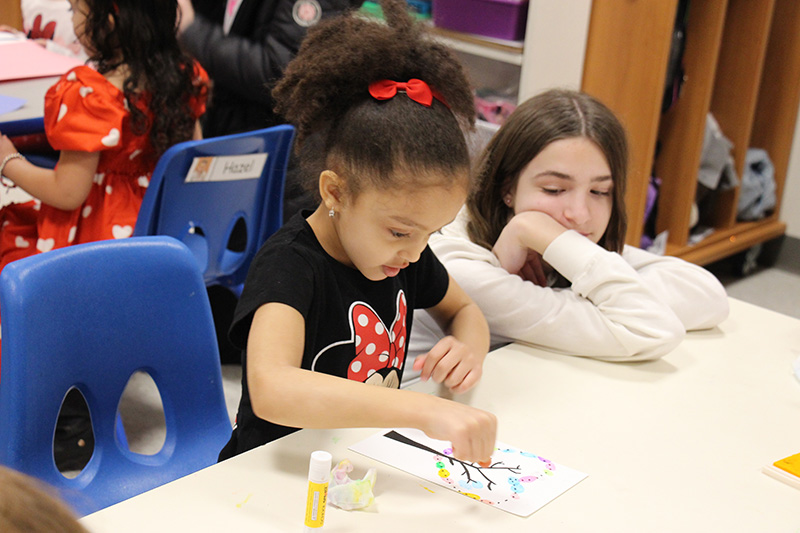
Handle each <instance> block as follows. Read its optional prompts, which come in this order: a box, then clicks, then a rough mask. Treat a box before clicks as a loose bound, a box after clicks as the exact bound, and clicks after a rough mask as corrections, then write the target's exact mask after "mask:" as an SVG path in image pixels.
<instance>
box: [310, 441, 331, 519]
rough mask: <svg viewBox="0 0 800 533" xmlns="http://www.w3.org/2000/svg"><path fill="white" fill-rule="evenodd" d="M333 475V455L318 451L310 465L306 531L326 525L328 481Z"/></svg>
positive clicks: (312, 456)
mask: <svg viewBox="0 0 800 533" xmlns="http://www.w3.org/2000/svg"><path fill="white" fill-rule="evenodd" d="M330 475H331V454H329V453H328V452H325V451H320V450H318V451H316V452H314V453H312V454H311V461H310V462H309V465H308V496H307V498H306V521H305V524H306V531H314V530H316V529H319V528H321V527H322V525H323V524H324V523H325V503H326V502H327V500H328V480H329V479H330Z"/></svg>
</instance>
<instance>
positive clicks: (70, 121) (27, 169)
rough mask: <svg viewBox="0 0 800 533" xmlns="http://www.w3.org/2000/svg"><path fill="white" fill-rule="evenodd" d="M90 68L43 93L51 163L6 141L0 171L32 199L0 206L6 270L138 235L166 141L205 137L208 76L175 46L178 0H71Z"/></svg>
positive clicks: (0, 258)
mask: <svg viewBox="0 0 800 533" xmlns="http://www.w3.org/2000/svg"><path fill="white" fill-rule="evenodd" d="M70 4H71V6H72V23H73V26H74V28H75V34H76V35H77V36H78V38H79V40H80V42H81V44H82V45H83V47H84V49H85V50H86V52H87V54H88V55H89V58H90V61H91V64H92V65H93V67H90V66H80V67H76V68H74V69H72V70H70V71H69V72H68V73H66V74H65V75H64V76H62V77H61V79H60V80H59V81H58V82H57V83H56V84H55V85H54V86H53V87H51V88H50V90H49V91H48V92H47V95H46V96H45V107H44V122H45V133H46V134H47V139H48V141H49V143H50V144H51V145H52V147H53V148H55V149H56V150H59V151H60V156H59V160H58V164H57V165H56V167H55V170H51V169H46V168H41V167H37V166H35V165H33V164H31V163H29V162H28V161H26V160H25V158H24V157H23V156H22V155H21V154H19V153H18V152H17V151H16V148H15V147H14V145H13V144H12V143H11V141H10V140H9V139H8V138H7V137H6V136H5V135H3V136H2V139H0V174H2V176H3V181H4V183H6V184H7V185H8V184H9V181H8V180H10V182H13V184H14V185H17V186H19V187H20V188H22V189H23V190H24V191H26V192H27V193H29V194H30V195H31V196H32V197H33V198H34V199H33V200H31V201H28V202H25V203H12V204H9V205H8V206H6V207H4V208H3V209H2V211H0V224H1V225H2V229H1V230H0V269H2V268H3V267H5V265H7V264H8V263H9V262H11V261H14V260H16V259H19V258H22V257H26V256H29V255H33V254H35V253H39V252H46V251H49V250H52V249H54V248H61V247H64V246H70V245H73V244H79V243H86V242H91V241H98V240H103V239H119V238H124V237H128V236H130V235H131V233H132V232H133V227H134V225H135V224H136V217H137V216H138V213H139V207H140V205H141V202H142V198H143V196H144V193H145V191H146V190H147V185H148V183H149V181H150V175H151V174H152V171H153V169H154V167H155V164H156V162H157V160H158V158H159V156H160V155H161V154H162V153H163V152H164V150H165V149H166V148H168V147H169V146H170V145H172V144H174V143H176V142H180V141H186V140H189V139H192V138H199V133H198V132H199V127H198V123H197V119H198V118H199V117H200V115H201V114H202V113H203V112H204V111H205V101H206V94H207V80H208V79H207V76H206V75H205V72H204V71H203V70H202V69H201V67H200V66H199V65H196V64H194V63H193V62H192V60H191V59H190V58H189V57H188V56H187V55H185V54H184V53H183V52H181V50H180V49H179V47H178V43H177V40H176V36H175V27H176V22H177V1H176V0H70Z"/></svg>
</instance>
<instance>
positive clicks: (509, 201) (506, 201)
mask: <svg viewBox="0 0 800 533" xmlns="http://www.w3.org/2000/svg"><path fill="white" fill-rule="evenodd" d="M503 201H504V202H505V203H506V205H507V206H509V207H511V197H510V196H506V197H505V198H504V199H503Z"/></svg>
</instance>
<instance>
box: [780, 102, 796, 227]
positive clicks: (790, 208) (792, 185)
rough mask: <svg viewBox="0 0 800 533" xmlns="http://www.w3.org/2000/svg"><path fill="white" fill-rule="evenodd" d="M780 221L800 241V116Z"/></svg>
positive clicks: (787, 174) (787, 173) (787, 172)
mask: <svg viewBox="0 0 800 533" xmlns="http://www.w3.org/2000/svg"><path fill="white" fill-rule="evenodd" d="M780 219H781V220H782V221H784V222H786V234H787V235H788V236H789V237H794V238H798V239H800V114H798V121H797V125H796V126H795V128H794V140H793V143H792V155H791V157H790V159H789V168H788V170H787V171H786V188H785V189H784V191H783V203H782V205H781V216H780Z"/></svg>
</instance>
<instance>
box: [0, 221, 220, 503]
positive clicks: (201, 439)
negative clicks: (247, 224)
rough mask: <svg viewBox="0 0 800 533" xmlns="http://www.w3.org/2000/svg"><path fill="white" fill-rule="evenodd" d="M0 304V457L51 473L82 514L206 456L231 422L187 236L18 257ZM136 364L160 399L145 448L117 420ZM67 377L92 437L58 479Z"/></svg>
mask: <svg viewBox="0 0 800 533" xmlns="http://www.w3.org/2000/svg"><path fill="white" fill-rule="evenodd" d="M0 306H1V307H2V312H3V320H2V336H3V345H2V349H3V359H2V365H0V464H3V465H6V466H8V467H11V468H14V469H16V470H19V471H21V472H24V473H26V474H29V475H32V476H34V477H37V478H39V479H41V480H43V481H45V482H47V483H49V484H51V485H53V486H54V487H56V488H57V489H58V490H59V491H60V493H61V496H62V497H63V498H64V499H65V500H66V501H67V502H69V503H70V504H71V505H72V506H73V507H74V509H75V511H76V512H77V513H78V514H81V515H82V514H88V513H91V512H94V511H96V510H98V509H102V508H103V507H106V506H108V505H111V504H114V503H116V502H119V501H121V500H124V499H126V498H128V497H130V496H134V495H136V494H139V493H141V492H144V491H146V490H149V489H151V488H154V487H157V486H159V485H162V484H164V483H167V482H169V481H171V480H173V479H176V478H178V477H181V476H184V475H186V474H189V473H191V472H195V471H197V470H199V469H201V468H204V467H206V466H209V465H211V464H213V463H215V462H216V460H217V455H218V453H219V451H220V450H221V449H222V447H223V446H224V445H225V443H226V442H227V440H228V439H229V438H230V434H231V424H230V420H229V418H228V413H227V409H226V405H225V398H224V395H223V389H222V376H221V370H220V361H219V352H218V350H217V344H216V338H215V334H214V327H213V323H212V318H211V310H210V307H209V302H208V297H207V295H206V288H205V285H204V283H203V279H202V277H201V275H200V270H199V269H198V267H197V262H196V260H195V259H194V257H193V256H192V254H191V253H190V251H189V250H188V249H187V248H186V246H184V245H183V244H181V243H180V242H178V241H177V240H175V239H173V238H171V237H132V238H129V239H121V240H111V241H100V242H95V243H89V244H81V245H76V246H71V247H67V248H62V249H57V250H53V251H51V252H48V253H45V254H37V255H34V256H31V257H28V258H25V259H20V260H18V261H15V262H13V263H11V264H9V265H8V266H6V267H5V269H4V270H3V272H2V275H0ZM137 371H144V372H146V373H148V374H149V375H150V377H152V379H153V381H154V382H155V384H156V386H157V387H158V390H159V393H160V395H161V401H162V405H163V408H164V418H165V422H166V436H165V442H164V445H163V447H162V449H161V450H160V451H159V452H158V453H156V454H154V455H143V454H138V453H134V452H132V451H130V449H128V447H127V446H126V445H125V444H124V443H120V442H119V440H118V437H117V435H116V431H115V425H116V419H117V412H118V406H119V402H120V398H121V397H122V394H123V391H124V390H125V387H126V385H127V383H128V381H129V379H130V377H131V376H132V375H133V374H134V373H135V372H137ZM73 387H75V388H77V389H78V390H79V391H80V392H81V393H82V394H83V396H84V398H85V399H86V403H87V405H88V407H89V412H90V415H91V419H92V427H93V431H94V437H95V443H94V453H93V455H92V457H91V459H90V460H89V462H88V464H87V465H86V467H85V468H84V469H83V470H82V471H81V472H80V473H79V474H78V475H77V476H76V477H74V478H72V479H68V478H66V477H65V476H63V475H62V474H61V473H60V472H59V471H58V469H57V468H56V465H55V460H54V459H53V437H54V431H55V427H56V420H57V418H58V414H59V411H60V408H61V403H62V401H63V399H64V397H65V395H66V393H67V391H69V390H70V389H71V388H73Z"/></svg>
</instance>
